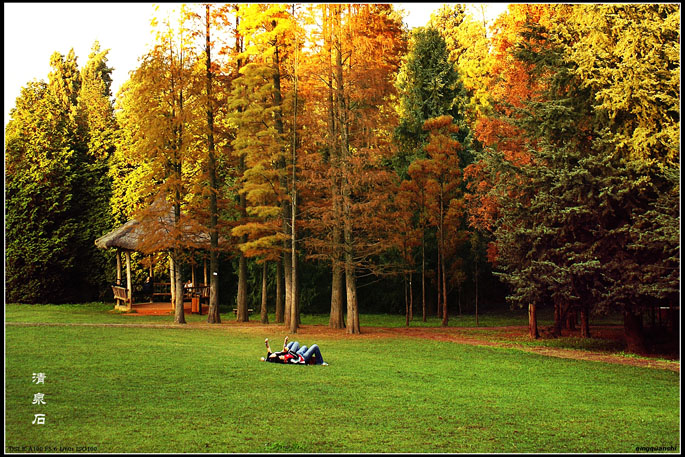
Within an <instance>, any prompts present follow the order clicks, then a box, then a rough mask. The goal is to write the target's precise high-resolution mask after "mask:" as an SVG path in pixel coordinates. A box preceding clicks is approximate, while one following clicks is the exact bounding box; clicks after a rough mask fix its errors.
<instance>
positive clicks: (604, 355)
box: [5, 321, 680, 373]
mask: <svg viewBox="0 0 685 457" xmlns="http://www.w3.org/2000/svg"><path fill="white" fill-rule="evenodd" d="M5 326H25V327H26V326H28V327H33V326H57V327H60V326H64V327H67V326H84V327H142V328H166V329H179V330H183V329H212V330H225V331H231V332H234V331H238V332H240V333H250V334H256V335H260V337H261V336H263V335H264V334H271V333H273V331H274V330H276V328H275V326H274V325H273V324H270V325H263V324H261V323H259V322H244V323H240V324H239V323H236V322H235V321H228V322H222V323H221V324H218V325H217V324H207V323H205V322H191V323H188V324H185V325H179V324H145V323H126V324H111V323H40V322H36V323H31V322H5ZM474 331H476V332H474ZM526 331H527V327H514V326H512V327H477V328H469V327H447V328H442V327H409V328H407V327H398V328H387V327H363V328H362V333H361V334H360V335H347V334H346V333H345V330H337V329H331V328H328V327H326V326H323V325H303V326H300V327H299V328H298V336H311V337H326V338H340V339H342V338H361V339H367V338H369V339H375V338H392V337H404V338H407V337H409V338H421V339H431V340H435V341H448V342H452V343H458V344H468V345H471V346H490V347H501V348H509V349H516V350H520V351H523V352H530V353H534V354H539V355H544V356H548V357H558V358H562V359H575V360H589V361H594V362H604V363H615V364H620V365H632V366H637V367H644V368H655V369H661V370H670V371H674V372H676V373H680V361H679V360H663V359H655V358H649V357H639V358H637V357H624V356H621V355H618V354H612V353H609V352H600V351H587V350H579V349H564V348H550V347H543V346H527V345H523V344H517V343H516V342H502V341H496V339H497V336H499V337H502V336H504V337H519V336H520V335H523V334H525V332H526ZM281 333H287V332H284V331H283V332H281ZM493 337H494V339H495V341H493V339H491V338H493Z"/></svg>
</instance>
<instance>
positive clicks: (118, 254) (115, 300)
mask: <svg viewBox="0 0 685 457" xmlns="http://www.w3.org/2000/svg"><path fill="white" fill-rule="evenodd" d="M120 285H121V249H117V286H120ZM114 303H115V304H116V306H119V299H118V298H116V297H114Z"/></svg>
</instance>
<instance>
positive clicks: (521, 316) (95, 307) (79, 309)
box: [5, 302, 621, 328]
mask: <svg viewBox="0 0 685 457" xmlns="http://www.w3.org/2000/svg"><path fill="white" fill-rule="evenodd" d="M113 307H114V305H113V304H112V303H99V302H95V303H85V304H65V305H20V304H7V305H5V321H6V322H63V323H86V322H88V323H130V322H134V323H161V324H165V323H170V322H173V316H172V315H171V314H169V315H164V316H147V315H136V314H135V313H133V314H127V313H120V312H113V311H112V309H113ZM547 314H550V313H545V312H541V313H540V316H539V318H538V324H539V325H540V326H545V325H551V324H552V317H551V314H550V315H549V316H548V315H547ZM185 318H186V321H188V322H204V321H206V320H207V316H199V315H195V314H186V315H185ZM221 318H222V319H225V320H235V315H234V314H233V312H232V310H229V311H228V312H227V313H222V314H221ZM328 318H329V316H328V314H303V315H302V316H301V320H302V324H304V325H328ZM250 319H251V320H252V321H259V312H256V313H252V314H251V315H250ZM359 320H360V323H361V325H362V326H367V327H391V328H397V327H404V326H405V317H404V315H399V314H362V315H361V316H360V318H359ZM269 322H275V315H274V313H269ZM600 322H601V323H602V324H606V323H621V322H620V321H616V318H615V317H612V316H610V317H605V318H597V322H596V321H595V319H593V321H592V324H599V323H600ZM441 323H442V318H438V317H436V316H428V317H427V319H426V322H423V321H422V319H421V314H420V312H419V313H416V314H414V320H413V321H412V322H411V324H410V325H411V327H440V326H441ZM478 325H479V326H480V327H503V326H511V325H528V315H527V312H526V311H525V310H501V311H496V312H486V313H481V314H480V315H479V317H478ZM475 326H476V318H475V316H474V315H471V314H464V315H461V316H458V315H454V316H450V319H449V327H475Z"/></svg>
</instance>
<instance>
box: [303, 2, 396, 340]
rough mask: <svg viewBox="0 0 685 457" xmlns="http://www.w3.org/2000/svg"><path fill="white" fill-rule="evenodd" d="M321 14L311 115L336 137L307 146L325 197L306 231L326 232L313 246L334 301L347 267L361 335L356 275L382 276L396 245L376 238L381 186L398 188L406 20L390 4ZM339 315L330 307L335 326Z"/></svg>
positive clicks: (313, 205)
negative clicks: (393, 144) (388, 162)
mask: <svg viewBox="0 0 685 457" xmlns="http://www.w3.org/2000/svg"><path fill="white" fill-rule="evenodd" d="M319 11H320V12H321V14H323V15H324V17H325V18H326V21H324V22H323V24H324V25H325V27H324V28H323V30H322V31H321V34H322V35H323V37H322V40H321V46H319V47H314V49H315V51H316V52H317V55H318V57H317V59H316V60H315V61H314V62H315V65H316V66H315V67H314V66H312V67H309V68H308V69H307V71H306V72H305V73H307V74H308V75H309V76H308V77H310V78H315V79H316V80H318V81H320V83H321V84H323V87H324V88H325V90H324V91H320V92H319V97H317V96H316V95H314V94H310V96H309V97H306V99H307V105H308V106H309V107H310V109H309V110H308V113H307V114H305V115H308V116H311V117H310V119H312V122H315V123H318V124H320V125H323V126H325V127H324V128H325V130H322V131H325V132H327V133H331V132H333V133H334V136H332V137H329V138H325V137H324V138H317V137H312V138H310V139H309V140H310V141H309V142H308V144H307V145H306V146H305V147H306V148H307V151H308V156H307V157H306V158H304V159H303V160H305V161H307V162H308V164H307V166H306V167H303V168H306V169H303V173H310V175H309V177H310V178H309V179H308V181H309V183H310V184H311V185H312V186H311V187H312V189H310V192H312V193H313V194H318V195H320V196H321V197H323V196H326V197H324V198H327V201H321V200H319V201H318V202H310V203H309V204H308V205H309V206H308V209H307V212H308V215H307V218H308V223H309V224H308V227H309V228H310V229H311V230H313V231H314V232H316V233H319V234H322V235H323V236H320V239H319V240H317V241H321V242H320V243H317V242H314V243H311V242H310V243H309V247H310V249H312V250H313V251H314V255H315V256H325V257H327V260H329V261H330V262H331V264H332V267H333V272H334V277H333V284H334V287H333V293H332V303H335V300H336V299H338V298H340V297H341V296H343V294H342V293H340V294H336V288H337V285H338V281H337V279H341V277H340V276H337V275H336V268H337V266H338V265H340V267H341V269H343V270H344V273H345V289H344V297H345V298H346V303H347V325H346V328H347V332H348V333H359V331H360V330H359V309H358V300H357V284H356V280H357V274H358V273H359V272H362V271H364V270H366V271H370V272H372V274H374V273H373V272H376V273H377V270H378V268H377V267H378V265H377V264H376V263H375V261H374V258H373V257H374V256H375V255H378V253H379V252H382V251H383V250H386V249H388V246H389V245H390V241H389V239H388V237H387V236H384V237H382V242H381V240H379V238H378V234H379V233H381V234H382V233H384V232H387V230H385V229H383V230H380V227H381V223H382V217H381V215H382V214H385V213H386V212H387V211H388V210H387V209H383V208H382V206H383V205H384V204H385V203H384V202H386V201H387V199H384V198H383V196H382V195H383V194H382V192H383V191H384V189H385V188H388V186H385V184H383V183H387V184H391V183H392V178H391V176H390V175H389V174H387V171H386V170H383V166H382V162H381V159H382V158H384V157H386V158H387V157H388V156H389V153H390V152H391V149H390V144H389V137H390V136H389V134H388V130H387V127H388V126H392V125H393V124H394V122H395V121H394V119H393V113H392V112H391V111H390V110H389V109H388V107H389V97H390V96H391V95H392V94H393V93H394V88H393V86H392V76H393V75H394V73H395V71H396V70H397V68H398V67H399V58H398V54H399V53H398V50H401V49H402V48H403V46H404V43H403V42H402V40H401V38H402V35H401V26H400V19H399V17H398V16H397V14H396V13H395V12H394V11H393V10H392V7H391V6H389V5H325V6H322V7H321V9H320V10H319ZM371 56H372V57H371ZM361 61H364V62H366V64H365V65H359V64H358V63H359V62H361ZM315 110H316V111H315ZM304 122H305V123H307V121H304ZM314 176H315V177H316V178H314ZM373 208H375V209H373ZM384 224H387V223H384ZM379 230H380V231H379ZM337 317H338V314H337V312H336V311H335V309H334V308H333V307H332V318H331V321H332V323H334V325H335V324H337V322H334V320H337Z"/></svg>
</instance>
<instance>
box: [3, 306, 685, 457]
mask: <svg viewBox="0 0 685 457" xmlns="http://www.w3.org/2000/svg"><path fill="white" fill-rule="evenodd" d="M18 308H22V307H20V306H14V305H10V306H7V307H6V320H7V321H10V320H12V321H14V322H20V321H28V320H29V319H28V318H29V317H32V321H33V322H48V321H50V320H54V321H58V322H67V321H69V320H71V321H72V322H76V321H78V322H86V321H91V322H92V321H94V320H95V319H94V318H93V317H92V316H91V318H90V319H88V312H86V311H84V314H85V315H80V316H78V317H74V316H76V315H77V311H78V308H77V307H74V309H72V310H71V311H70V312H69V313H68V315H67V316H65V315H62V314H60V312H61V311H65V312H66V311H67V308H63V309H62V310H55V309H54V308H55V307H50V306H45V307H31V308H30V309H18ZM93 308H97V307H96V306H95V305H91V306H90V309H91V311H90V312H91V313H93V314H94V315H97V316H100V318H102V319H103V320H105V321H107V322H112V321H117V322H119V321H124V322H130V321H131V319H133V316H117V315H114V314H112V315H107V313H106V311H100V312H99V314H98V312H97V311H95V310H94V309H93ZM22 313H25V314H23V315H22ZM101 315H102V316H101ZM69 316H71V317H69ZM149 317H154V316H148V317H146V318H145V319H143V316H136V317H135V319H136V321H137V322H142V321H143V320H148V318H149ZM193 317H197V318H198V319H201V320H204V319H205V317H204V316H203V317H199V316H189V319H190V318H193ZM162 318H163V319H161V320H160V322H165V323H168V322H169V317H168V316H162ZM79 319H83V320H79ZM110 319H111V320H112V321H110ZM139 319H140V320H139ZM379 319H380V318H379ZM152 321H154V320H152ZM303 321H305V319H303ZM366 325H372V324H371V323H367V324H366ZM5 331H6V336H5V364H6V365H5V366H6V368H5V375H6V381H5V383H6V384H5V400H6V411H5V431H6V436H5V443H6V451H7V450H10V448H8V447H7V446H12V447H19V448H21V447H22V446H42V447H43V448H45V447H51V448H57V450H59V448H60V447H61V448H69V447H71V448H73V449H74V451H75V449H76V448H77V447H78V446H94V447H97V452H107V453H116V452H287V453H298V452H329V453H330V452H343V453H349V452H447V453H450V452H455V453H456V452H551V453H555V452H611V453H625V452H629V453H631V452H634V451H635V449H636V447H638V446H653V447H655V446H675V447H676V449H677V451H679V450H680V448H679V428H680V419H679V414H680V403H679V396H680V392H679V374H678V373H674V372H672V371H667V370H655V369H647V368H638V367H633V366H623V365H614V364H605V363H599V362H586V361H576V360H568V359H557V358H552V357H544V356H540V355H535V354H528V353H523V352H521V351H518V350H514V349H501V348H487V347H474V346H466V345H459V344H455V343H448V342H438V341H431V340H417V339H411V340H408V339H398V338H365V337H364V336H355V337H338V338H318V339H317V341H309V340H308V339H307V338H306V337H302V338H303V340H302V342H303V343H305V344H311V343H313V342H316V343H318V344H319V345H320V346H321V348H322V352H323V356H324V358H325V359H326V360H327V361H328V362H329V363H330V366H327V367H321V366H303V367H302V366H299V367H298V366H281V365H274V364H266V363H261V362H259V361H258V358H259V357H260V356H262V355H264V350H263V340H264V338H265V337H269V338H270V339H272V340H273V341H280V339H281V338H282V337H283V331H282V328H281V327H279V326H275V325H274V326H273V329H271V328H270V329H269V330H268V332H267V334H264V333H262V332H260V329H257V328H250V326H239V325H230V326H222V327H218V328H216V327H215V328H205V327H202V328H184V329H176V328H131V327H123V328H122V327H84V326H59V327H46V326H6V327H5ZM34 372H44V373H45V374H46V380H45V385H42V384H41V385H36V384H32V382H31V376H32V373H34ZM37 392H41V393H45V401H46V405H32V404H31V401H32V399H33V394H34V393H37ZM37 412H41V413H44V414H46V424H45V425H31V421H32V420H33V414H34V413H37ZM74 451H72V452H74Z"/></svg>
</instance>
